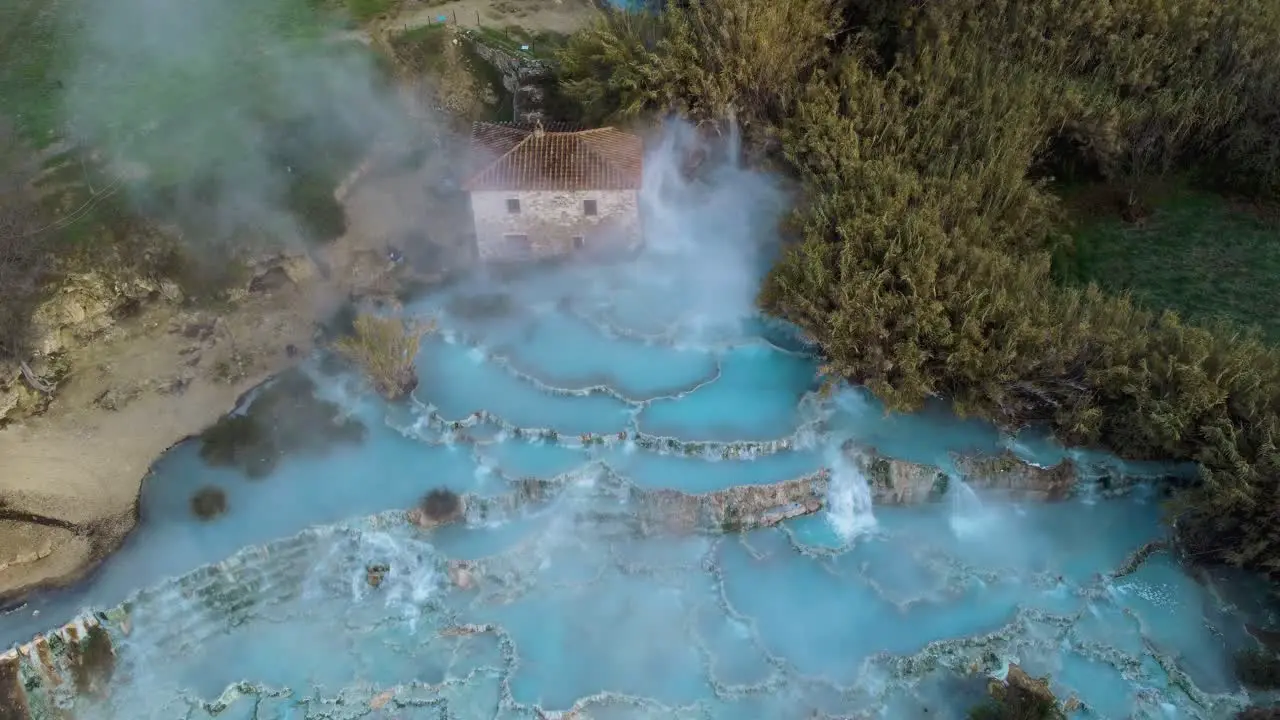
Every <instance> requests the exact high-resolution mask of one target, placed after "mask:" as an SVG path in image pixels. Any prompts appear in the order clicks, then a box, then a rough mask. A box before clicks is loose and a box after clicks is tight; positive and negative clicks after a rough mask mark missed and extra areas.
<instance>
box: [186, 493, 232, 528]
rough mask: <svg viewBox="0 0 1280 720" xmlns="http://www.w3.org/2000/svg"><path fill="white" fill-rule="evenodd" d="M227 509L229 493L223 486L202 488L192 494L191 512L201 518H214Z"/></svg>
mask: <svg viewBox="0 0 1280 720" xmlns="http://www.w3.org/2000/svg"><path fill="white" fill-rule="evenodd" d="M226 511H227V493H226V492H225V491H223V489H222V488H219V487H214V486H212V485H210V486H208V487H203V488H200V489H199V490H197V491H196V493H195V495H192V496H191V513H192V514H193V515H195V516H196V517H198V518H200V519H201V520H212V519H214V518H216V517H218V516H219V515H221V514H223V513H225V512H226Z"/></svg>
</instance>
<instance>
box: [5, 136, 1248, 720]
mask: <svg viewBox="0 0 1280 720" xmlns="http://www.w3.org/2000/svg"><path fill="white" fill-rule="evenodd" d="M675 141H676V140H675V138H667V142H666V144H665V145H662V146H661V147H658V148H657V149H656V150H655V151H654V154H653V156H652V157H651V158H650V162H649V168H648V170H647V173H648V177H647V189H646V196H645V199H644V211H645V222H646V233H647V235H648V237H649V247H648V248H647V249H646V250H645V251H644V253H642V255H641V256H640V257H637V258H633V259H629V260H626V261H622V262H618V263H615V264H611V265H601V266H590V267H588V266H582V267H561V268H552V269H548V268H542V269H530V270H529V271H528V272H524V273H520V274H519V275H518V276H517V277H508V278H503V279H500V280H499V279H494V278H485V277H479V278H475V279H473V280H470V281H466V282H461V283H458V284H456V285H454V286H451V287H449V288H448V289H445V290H440V291H438V292H436V293H434V294H431V295H429V296H426V297H424V298H420V299H419V300H417V301H415V302H413V303H412V304H410V305H409V306H408V307H407V308H406V312H409V313H412V314H414V315H417V316H421V317H434V318H435V319H436V320H437V321H438V324H439V328H440V330H439V331H438V332H437V333H435V334H434V335H432V336H429V337H428V338H427V339H426V340H425V341H424V343H423V347H422V350H421V353H420V355H419V357H418V366H419V374H420V377H421V384H420V386H419V387H418V389H417V390H416V392H415V394H414V397H413V398H412V401H411V402H409V403H405V404H400V405H387V404H386V403H384V402H382V401H381V400H380V399H378V398H377V397H376V396H375V395H373V394H372V393H370V392H369V391H368V390H367V388H366V387H365V385H364V384H363V383H362V381H361V380H360V379H359V378H357V377H354V376H352V375H349V374H332V373H331V372H325V371H324V369H323V367H322V366H323V363H321V362H319V361H318V360H317V361H313V362H312V363H311V364H308V365H307V366H305V367H304V370H305V372H307V373H309V374H310V375H311V376H312V377H313V378H314V379H315V381H316V385H317V387H318V392H319V394H320V395H321V396H322V397H324V398H326V399H328V400H330V401H332V402H334V403H337V404H338V405H339V406H340V407H341V408H342V409H343V411H344V412H345V413H346V414H347V415H349V416H350V417H351V418H354V419H356V420H358V421H360V422H361V423H363V425H364V426H365V428H366V432H365V435H364V437H363V439H362V440H361V441H360V442H352V443H347V444H341V445H335V446H334V447H332V448H330V449H329V450H327V451H325V452H323V453H311V454H297V455H291V456H288V457H285V458H283V459H281V461H280V462H279V463H278V465H277V466H276V467H275V468H274V469H273V471H272V472H271V473H270V474H269V475H267V476H266V477H264V478H257V479H250V478H248V477H246V476H244V475H243V474H242V473H241V472H240V471H238V470H237V469H235V468H229V467H211V466H209V465H207V464H206V463H205V462H204V461H203V460H202V459H201V455H200V448H199V443H198V442H189V443H185V444H183V445H180V446H178V447H176V448H174V449H173V450H172V451H171V452H169V453H168V454H167V455H166V456H165V457H163V458H161V459H160V460H159V461H158V463H157V465H156V467H155V470H154V473H153V474H152V476H151V477H150V478H149V479H148V480H147V482H146V483H145V485H144V488H143V495H142V499H141V510H142V521H141V523H140V525H139V527H138V529H137V530H136V532H135V533H134V535H133V536H132V537H131V538H130V540H129V542H128V543H127V544H126V546H125V547H124V548H123V549H122V550H121V551H120V552H119V553H118V554H116V555H115V556H113V557H112V558H111V559H109V560H108V562H107V563H106V564H105V565H104V566H103V567H102V568H101V570H100V571H99V572H97V573H96V574H94V575H93V576H92V577H91V578H90V579H88V580H87V581H85V582H84V583H82V584H81V585H79V586H78V587H76V588H73V589H69V590H66V591H62V592H57V593H48V594H45V595H42V596H40V597H37V598H33V599H31V600H30V601H29V602H28V603H27V604H25V605H23V606H21V607H18V608H16V609H13V610H10V611H9V612H7V613H6V614H4V615H0V634H2V635H3V640H4V641H5V642H6V644H7V643H19V642H26V641H28V640H30V639H31V637H32V636H33V635H34V634H35V633H37V632H43V631H44V630H46V629H47V628H49V627H52V626H56V625H60V624H62V623H65V622H67V621H69V620H71V619H72V618H73V617H76V616H77V614H79V613H80V612H81V611H82V610H85V609H89V610H92V611H94V612H95V613H96V612H97V611H101V614H100V615H93V616H92V617H97V618H98V619H99V621H100V622H101V623H102V627H103V628H105V629H106V632H107V634H108V635H109V637H110V640H111V645H112V646H113V647H114V652H115V660H114V671H113V672H112V674H111V680H110V682H109V683H108V685H107V687H108V690H107V691H106V692H104V693H99V694H97V695H95V696H93V697H81V698H79V699H78V700H77V701H76V705H75V707H76V713H77V714H76V717H77V718H81V719H84V718H137V719H138V720H142V719H144V718H157V719H160V718H164V719H166V720H168V719H172V718H184V719H190V720H197V719H203V718H214V717H216V718H219V719H220V720H224V719H234V720H247V719H254V720H285V719H286V718H288V719H297V720H301V719H303V718H307V719H319V718H326V719H339V718H341V719H347V718H386V719H387V720H391V719H398V720H411V719H418V718H423V719H425V718H433V719H436V718H456V719H460V720H471V719H472V718H504V719H505V718H538V717H561V718H567V717H575V718H579V719H580V720H584V719H585V718H591V719H593V720H600V719H619V720H621V719H624V718H690V719H694V718H697V719H707V720H712V719H715V720H719V719H724V720H751V719H760V720H772V719H774V718H778V719H790V718H811V717H883V718H889V719H890V720H898V719H903V720H907V719H911V718H961V717H964V714H965V712H966V710H967V709H968V708H969V707H971V706H972V705H973V704H975V703H976V702H978V701H980V700H981V699H982V697H983V695H984V692H985V684H986V680H987V678H988V677H990V676H999V675H1000V673H1002V672H1004V671H1005V670H1006V669H1007V667H1008V664H1009V663H1017V664H1018V665H1019V666H1021V667H1023V668H1025V669H1026V670H1027V671H1028V672H1029V673H1031V674H1032V675H1033V676H1040V675H1045V674H1048V675H1050V676H1051V678H1052V687H1053V689H1054V690H1055V692H1056V693H1057V695H1058V697H1060V698H1062V699H1064V700H1065V699H1067V698H1071V697H1074V698H1076V699H1077V700H1078V701H1079V704H1078V706H1076V709H1075V710H1074V711H1073V716H1074V717H1088V718H1116V719H1120V718H1130V717H1134V718H1202V719H1204V720H1215V719H1217V718H1224V717H1229V716H1230V714H1231V712H1232V711H1234V710H1235V709H1238V708H1240V707H1242V706H1243V705H1244V704H1246V702H1247V700H1248V697H1247V695H1246V694H1245V693H1244V691H1243V690H1242V689H1241V688H1240V686H1239V684H1238V682H1237V681H1236V679H1235V678H1234V674H1233V672H1232V669H1231V656H1232V653H1233V652H1234V651H1235V650H1236V649H1238V648H1239V647H1241V646H1242V643H1244V642H1245V631H1244V622H1245V617H1246V616H1249V617H1252V618H1254V620H1253V621H1255V622H1257V621H1258V620H1257V615H1258V614H1259V613H1260V612H1261V611H1260V610H1258V609H1257V608H1255V607H1253V605H1252V604H1251V602H1252V597H1253V596H1252V595H1250V594H1249V593H1248V592H1247V590H1248V588H1245V587H1244V586H1243V585H1242V583H1241V582H1238V581H1236V580H1234V579H1231V578H1225V577H1217V576H1214V577H1206V578H1200V579H1199V580H1197V579H1193V578H1192V577H1191V575H1189V574H1188V573H1187V572H1186V571H1184V569H1183V568H1182V567H1180V566H1179V564H1178V563H1177V562H1176V560H1175V558H1173V557H1172V556H1171V555H1170V554H1169V553H1167V552H1165V551H1162V550H1157V551H1155V552H1154V553H1152V554H1151V555H1150V556H1149V557H1146V559H1145V560H1144V561H1142V562H1140V563H1136V564H1135V563H1131V562H1130V561H1131V560H1132V559H1133V558H1134V557H1135V555H1136V554H1137V553H1138V551H1139V550H1140V549H1141V548H1143V546H1144V545H1146V544H1147V543H1149V542H1151V541H1155V540H1160V539H1162V538H1163V537H1164V536H1165V532H1166V531H1165V528H1164V527H1163V526H1162V525H1161V523H1160V506H1159V502H1158V500H1157V499H1156V498H1154V497H1151V493H1150V492H1147V491H1145V490H1143V489H1142V488H1141V487H1138V488H1136V489H1134V490H1133V491H1132V492H1130V493H1128V494H1126V495H1124V496H1122V497H1102V496H1101V495H1103V494H1105V493H1102V494H1099V493H1095V492H1093V490H1092V489H1093V488H1094V487H1095V486H1094V485H1091V484H1090V483H1089V482H1088V480H1089V477H1091V476H1089V477H1085V476H1087V475H1088V472H1084V471H1082V480H1081V488H1082V490H1081V491H1080V492H1079V493H1077V494H1076V496H1075V497H1074V498H1073V499H1070V500H1067V501H1063V502H1057V503H1047V502H1035V501H1015V500H1012V499H1009V498H1007V497H1004V496H998V495H990V494H985V493H983V492H979V491H975V490H974V489H973V488H971V487H969V486H968V485H966V484H965V483H964V482H962V481H961V480H960V479H959V476H958V475H953V477H952V479H951V481H950V482H948V483H946V486H945V491H944V492H942V493H941V495H940V496H939V497H937V498H935V499H934V501H933V502H928V503H922V504H916V505H910V506H879V505H878V506H875V507H874V508H873V507H872V506H871V505H870V498H871V496H872V492H871V490H870V488H869V487H868V484H867V483H868V479H867V477H865V476H864V474H863V473H861V472H859V471H858V470H857V469H856V465H855V464H852V463H850V462H848V461H847V458H846V456H844V455H842V451H841V448H842V447H843V446H845V445H846V443H848V442H850V441H852V442H853V443H855V444H857V445H858V446H860V447H862V448H865V449H866V451H867V452H874V453H876V454H877V455H879V456H881V457H888V458H897V459H902V460H908V461H911V462H916V463H927V464H933V465H937V466H938V467H940V468H942V469H943V471H944V472H954V463H953V453H959V454H968V455H996V454H999V453H1001V452H1005V451H1012V452H1014V453H1015V454H1017V455H1019V456H1020V457H1022V458H1023V459H1025V460H1029V461H1032V462H1036V463H1040V464H1043V465H1052V464H1055V463H1057V462H1058V461H1060V460H1061V459H1062V458H1063V457H1066V456H1070V457H1072V458H1073V459H1074V460H1075V461H1076V462H1077V463H1078V464H1079V465H1080V466H1081V467H1082V468H1084V469H1086V470H1088V469H1089V468H1093V469H1097V468H1100V467H1104V466H1105V467H1106V468H1108V469H1107V472H1110V473H1112V474H1115V473H1117V472H1118V473H1121V474H1124V473H1131V474H1139V475H1142V474H1147V475H1149V474H1152V473H1153V472H1163V471H1164V470H1166V469H1162V468H1155V469H1154V470H1153V469H1152V468H1138V467H1134V466H1126V465H1124V464H1123V463H1119V462H1117V461H1114V460H1110V459H1108V458H1105V457H1102V456H1098V455H1093V454H1088V453H1078V452H1070V453H1069V452H1067V451H1065V450H1063V449H1061V448H1058V447H1056V446H1054V445H1053V444H1052V443H1051V442H1049V441H1047V440H1045V439H1043V438H1031V437H1023V438H1007V437H1002V436H1001V435H1000V434H999V433H997V432H996V431H995V430H993V429H992V428H990V427H989V426H987V425H985V424H983V423H978V422H972V421H961V420H958V419H956V418H954V417H952V416H950V415H949V414H948V413H947V412H946V411H945V410H944V409H940V408H936V407H931V408H929V409H928V410H926V411H924V412H922V413H920V414H917V415H912V416H886V415H885V414H884V412H883V411H882V409H881V408H880V407H879V405H878V404H877V403H876V402H875V401H874V399H872V398H870V397H869V396H867V395H866V394H865V393H863V392H862V391H860V390H858V389H855V388H847V387H846V388H842V389H837V390H836V391H835V392H833V393H829V394H827V393H819V392H817V391H818V389H819V387H818V378H817V369H818V364H819V362H818V360H817V359H816V358H815V357H813V355H812V354H811V353H810V352H809V349H808V348H807V347H806V346H805V344H804V342H803V340H802V339H801V338H799V337H798V336H796V334H795V333H794V332H793V331H792V330H791V329H790V328H788V327H786V326H784V325H782V324H779V323H776V322H773V321H769V320H766V319H763V318H760V317H757V316H755V315H754V314H753V313H752V312H751V305H752V300H753V294H754V291H755V287H756V286H757V284H758V281H759V278H760V275H761V272H762V269H763V268H764V267H765V266H766V264H767V260H768V257H767V250H766V249H767V247H768V241H769V239H770V236H771V235H772V234H773V228H774V227H775V226H776V222H777V220H778V217H779V213H780V212H781V211H782V210H783V209H784V202H783V200H784V198H783V196H782V193H781V192H780V191H779V190H778V189H777V188H776V187H775V186H774V184H773V183H772V182H771V181H770V180H769V178H767V177H762V176H759V175H755V174H752V173H750V172H747V171H745V170H742V169H739V168H736V167H725V168H722V169H721V170H719V171H718V172H717V174H716V175H715V176H714V177H712V178H711V179H710V181H709V182H708V183H706V184H698V183H690V182H688V181H685V180H684V179H682V178H681V177H680V176H679V174H678V173H677V172H676V171H675V163H672V162H670V161H669V159H670V158H671V157H673V156H675V152H674V151H673V148H672V147H671V144H672V143H674V142H675ZM497 295H501V296H504V297H505V300H504V302H502V303H490V304H491V305H497V306H500V307H499V310H498V311H497V312H490V313H486V314H484V316H483V317H477V316H476V314H474V313H467V312H463V311H462V309H463V308H465V307H467V304H468V303H474V302H476V299H477V298H482V297H488V298H490V299H492V298H493V297H494V296H497ZM246 402H247V403H252V402H253V396H250V397H249V398H247V400H246ZM584 434H586V436H585V437H584ZM821 470H826V471H828V472H829V478H830V482H829V489H828V497H827V498H826V502H825V503H824V505H823V508H822V509H821V510H820V511H819V512H816V513H812V514H808V515H806V516H803V517H798V518H794V519H791V520H788V521H786V522H783V523H781V524H779V525H777V526H775V527H771V528H765V529H758V530H752V531H748V532H723V533H721V532H709V533H685V534H673V533H667V532H661V531H656V530H655V529H654V528H653V527H652V525H651V524H646V523H644V522H641V521H640V520H639V518H638V514H637V511H636V503H637V500H636V498H638V497H640V496H641V495H643V491H659V490H678V491H683V492H685V493H709V492H714V491H720V490H724V489H726V488H730V487H734V486H744V485H767V484H774V483H782V482H784V481H788V480H793V479H796V478H802V477H805V476H812V475H813V474H814V473H817V472H819V471H821ZM528 478H538V479H540V480H542V481H545V482H542V483H534V482H532V481H530V480H528ZM206 486H216V487H218V488H221V489H222V490H224V491H225V493H226V497H227V511H226V513H225V514H223V515H221V516H219V517H217V518H214V519H212V520H209V521H201V520H198V519H197V518H195V517H194V516H193V515H192V513H191V509H190V503H191V497H192V494H193V493H194V492H196V491H197V490H199V489H200V488H203V487H206ZM436 487H448V488H450V489H452V490H454V491H456V492H458V493H462V494H464V495H465V497H466V500H467V519H466V522H464V523H460V524H454V525H447V526H443V527H440V528H436V529H434V530H423V529H420V528H417V527H415V526H413V525H410V524H408V523H406V522H405V521H404V519H403V515H404V513H403V512H402V511H403V510H404V509H406V508H409V507H412V506H413V505H414V504H415V503H417V502H418V500H419V499H420V498H421V497H422V496H423V494H424V493H425V492H427V491H428V490H430V489H432V488H436ZM532 496H537V498H538V499H540V500H542V502H537V503H527V504H525V503H518V502H514V501H512V498H525V499H528V498H530V497H532ZM728 529H730V530H731V528H728ZM1126 564H1129V565H1131V566H1133V569H1132V571H1131V572H1128V573H1127V574H1126V573H1122V572H1118V571H1120V570H1121V569H1122V568H1124V567H1125V566H1126ZM370 565H385V566H387V568H388V571H387V573H386V576H385V578H384V580H383V581H382V583H381V584H380V585H379V586H377V587H372V586H370V584H369V583H368V582H367V576H368V570H367V569H368V567H369V566H370ZM126 601H127V602H126ZM122 602H123V603H125V605H124V606H123V607H118V606H120V604H121V603H122ZM34 687H35V686H34V685H33V684H31V683H28V689H29V690H31V692H29V693H28V697H29V699H30V702H31V703H32V708H33V714H34V715H35V716H37V717H40V716H41V715H40V714H39V713H40V712H52V711H50V710H48V709H47V708H49V707H51V706H52V705H53V704H54V703H55V701H59V702H66V701H67V699H66V698H65V697H63V696H59V695H58V693H57V692H55V691H53V690H47V689H39V688H35V689H33V688H34ZM41 703H44V705H41ZM37 706H38V707H37ZM39 707H44V708H46V710H44V711H39ZM575 712H576V713H577V714H574V713H575ZM557 713H560V714H557ZM48 716H50V717H52V714H49V715H48Z"/></svg>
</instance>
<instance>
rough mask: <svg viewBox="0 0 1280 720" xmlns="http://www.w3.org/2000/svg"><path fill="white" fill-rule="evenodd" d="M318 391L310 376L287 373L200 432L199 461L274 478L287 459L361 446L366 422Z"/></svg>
mask: <svg viewBox="0 0 1280 720" xmlns="http://www.w3.org/2000/svg"><path fill="white" fill-rule="evenodd" d="M315 393H316V385H315V382H314V381H313V380H312V379H311V378H310V377H308V376H307V374H306V373H304V372H302V371H301V370H298V369H296V368H293V369H290V370H286V371H285V372H283V373H281V374H280V375H279V376H277V377H276V378H275V379H274V380H272V381H271V382H270V384H268V385H267V386H265V387H263V388H262V389H261V390H259V391H258V393H257V396H256V397H254V399H253V401H252V402H251V403H250V404H249V407H247V408H245V409H244V410H243V411H242V412H238V413H235V414H232V415H227V416H225V417H223V418H222V419H221V420H219V421H218V422H216V423H214V424H213V426H211V427H210V428H209V429H207V430H205V431H204V432H203V433H201V434H200V458H201V459H202V460H204V461H205V462H206V463H208V464H209V465H212V466H215V467H218V466H223V467H225V466H232V467H236V468H238V469H239V470H240V471H241V472H243V473H244V474H245V475H246V476H248V477H249V478H251V479H255V480H256V479H261V478H265V477H266V476H268V475H270V474H271V472H272V471H273V470H275V468H276V466H277V465H278V464H279V462H280V460H281V458H283V457H285V456H287V455H290V454H293V453H304V454H317V453H322V452H324V451H326V450H327V449H328V448H329V447H330V446H331V445H334V444H340V443H360V442H363V441H364V437H365V426H364V424H363V423H361V422H360V421H359V420H356V419H354V418H350V417H346V416H344V415H343V412H342V408H341V407H339V406H338V405H337V404H336V403H333V402H330V401H328V400H324V399H322V398H319V397H316V394H315Z"/></svg>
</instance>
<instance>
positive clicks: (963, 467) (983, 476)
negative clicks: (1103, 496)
mask: <svg viewBox="0 0 1280 720" xmlns="http://www.w3.org/2000/svg"><path fill="white" fill-rule="evenodd" d="M955 463H956V467H957V468H958V469H959V470H960V475H961V477H962V478H963V479H964V481H965V482H966V483H968V484H969V485H970V486H971V487H974V488H981V489H987V490H1005V491H1008V492H1009V493H1010V494H1012V495H1014V496H1016V497H1019V498H1024V499H1027V500H1063V499H1065V498H1067V497H1068V496H1070V495H1071V493H1072V491H1074V490H1075V486H1076V467H1075V463H1073V462H1071V461H1070V460H1063V461H1062V462H1060V463H1058V464H1057V465H1054V466H1052V467H1047V468H1044V467H1040V466H1038V465H1032V464H1031V463H1028V462H1026V461H1025V460H1022V459H1020V458H1018V457H1017V456H1015V455H1014V454H1013V453H1010V452H1005V453H1004V454H1002V455H997V456H994V457H992V456H985V457H972V456H968V457H957V458H956V459H955Z"/></svg>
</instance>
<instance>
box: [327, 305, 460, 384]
mask: <svg viewBox="0 0 1280 720" xmlns="http://www.w3.org/2000/svg"><path fill="white" fill-rule="evenodd" d="M434 329H435V324H434V323H428V324H422V323H418V322H414V321H409V322H406V321H404V320H401V319H399V318H392V317H379V316H377V315H369V314H362V315H359V316H357V317H356V319H355V321H354V322H353V324H352V333H351V334H350V335H348V336H346V337H343V338H339V339H338V340H337V341H335V342H334V344H333V347H334V349H335V350H337V351H338V353H339V354H340V355H342V356H343V357H345V358H346V359H347V360H349V361H351V362H353V363H355V364H357V365H359V366H360V367H361V368H363V369H364V372H365V374H366V375H368V377H369V379H370V380H372V381H373V385H374V387H375V388H376V389H377V390H378V393H379V394H381V395H382V396H383V397H385V398H386V399H388V400H399V399H400V398H403V397H404V396H406V395H408V394H409V393H411V392H413V389H414V388H416V387H417V386H418V374H417V372H416V371H415V370H414V367H413V358H414V356H415V355H416V354H417V352H418V344H419V343H420V342H421V341H422V337H423V336H424V335H426V334H427V333H429V332H431V331H432V330H434Z"/></svg>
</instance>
